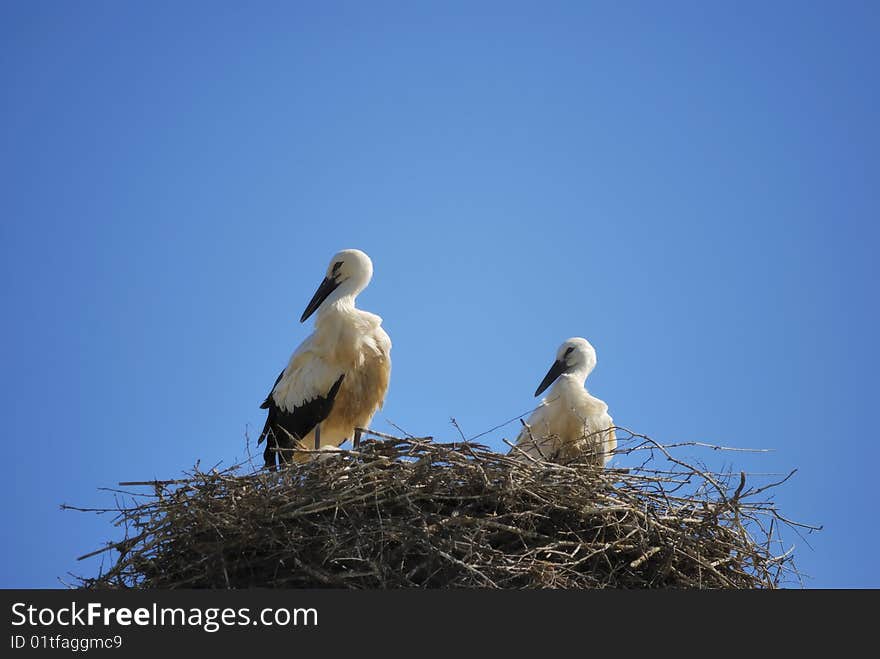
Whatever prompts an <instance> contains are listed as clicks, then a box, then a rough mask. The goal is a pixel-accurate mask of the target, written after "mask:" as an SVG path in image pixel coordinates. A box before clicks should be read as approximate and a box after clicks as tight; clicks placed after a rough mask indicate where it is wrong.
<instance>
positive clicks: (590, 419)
mask: <svg viewBox="0 0 880 659" xmlns="http://www.w3.org/2000/svg"><path fill="white" fill-rule="evenodd" d="M595 367H596V351H595V350H594V349H593V346H591V345H590V342H589V341H587V340H586V339H582V338H580V337H574V338H571V339H568V340H567V341H566V342H565V343H563V344H562V345H561V346H559V350H558V351H557V353H556V361H555V362H553V365H552V366H551V367H550V370H549V371H548V372H547V375H545V376H544V379H543V380H542V381H541V384H540V385H538V389H537V390H536V391H535V396H540V395H541V394H542V393H543V392H544V391H545V390H546V389H547V387H550V385H553V386H552V388H551V389H550V393H549V394H548V395H547V397H546V398H544V399H543V400H542V401H541V405H540V406H539V407H538V409H536V410H535V411H534V412H533V413H532V415H531V416H530V417H529V419H528V421H527V422H526V425H525V426H524V427H523V429H522V431H521V432H520V434H519V437H518V438H517V440H516V445H517V447H518V449H520V450H521V451H523V452H525V453H526V454H527V455H529V456H531V457H533V458H536V459H543V460H551V461H556V462H563V463H565V462H571V461H573V460H576V459H578V460H580V461H583V460H584V459H585V458H586V460H587V461H588V462H591V463H592V464H594V465H596V466H599V467H604V466H605V464H606V463H607V462H608V460H609V459H610V458H611V454H612V452H613V451H614V449H615V448H617V437H616V436H615V434H614V422H613V421H612V419H611V416H610V415H609V414H608V405H606V404H605V403H604V402H603V401H601V400H599V399H598V398H596V397H595V396H591V395H590V393H589V392H588V391H587V390H586V388H585V387H584V383H585V382H586V380H587V376H588V375H589V374H590V372H591V371H592V370H593V369H594V368H595ZM511 453H519V451H517V450H516V449H513V450H512V451H511Z"/></svg>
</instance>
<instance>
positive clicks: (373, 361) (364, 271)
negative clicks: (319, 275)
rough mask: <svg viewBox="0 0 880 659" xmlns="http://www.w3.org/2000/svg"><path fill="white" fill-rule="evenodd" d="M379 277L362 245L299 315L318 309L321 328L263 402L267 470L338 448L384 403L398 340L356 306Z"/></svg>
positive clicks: (343, 257)
mask: <svg viewBox="0 0 880 659" xmlns="http://www.w3.org/2000/svg"><path fill="white" fill-rule="evenodd" d="M372 276H373V262H372V261H371V260H370V257H369V256H367V255H366V254H364V253H363V252H362V251H360V250H357V249H345V250H342V251H341V252H339V253H338V254H336V255H335V256H334V257H333V258H332V259H330V265H329V266H328V267H327V275H326V276H325V277H324V281H322V282H321V285H320V286H318V290H317V291H315V295H314V296H313V297H312V299H311V301H310V302H309V304H308V306H307V307H306V309H305V311H304V312H303V314H302V317H301V318H300V322H305V320H306V319H307V318H308V317H309V316H311V315H312V314H313V313H315V312H316V311H317V317H316V320H315V331H314V332H313V333H312V334H311V335H310V336H309V337H308V338H306V340H305V341H303V342H302V343H301V344H300V346H299V347H298V348H297V349H296V350H295V351H294V353H293V355H292V356H291V357H290V361H289V362H288V364H287V367H286V368H285V369H284V370H283V371H281V375H279V376H278V379H277V380H275V384H274V385H273V386H272V391H270V392H269V395H268V396H267V397H266V400H265V401H264V402H263V404H262V405H261V406H260V407H261V408H263V409H267V410H269V414H268V416H267V418H266V424H265V425H264V426H263V431H262V432H261V433H260V438H259V440H258V442H257V443H258V444H259V443H261V442H262V441H263V440H264V439H265V440H266V450H265V451H264V453H263V458H264V459H265V461H266V466H267V467H275V465H276V460H277V462H278V464H280V463H281V462H287V461H288V460H289V459H290V457H291V453H292V458H293V460H294V461H295V462H305V461H307V460H308V454H305V453H297V452H293V451H291V450H289V449H294V448H306V449H314V448H328V449H332V448H335V447H337V446H339V445H340V444H342V443H343V442H344V441H345V440H347V439H352V440H354V435H355V429H356V428H362V427H366V426H367V425H368V424H369V423H370V420H371V419H372V418H373V415H374V414H375V413H376V411H377V410H378V409H379V408H380V407H382V403H383V402H384V400H385V392H386V391H387V390H388V381H389V379H390V377H391V339H390V338H389V337H388V334H386V333H385V330H383V329H382V319H381V318H380V317H379V316H377V315H375V314H372V313H369V312H367V311H361V310H360V309H358V308H356V307H355V305H354V302H355V298H356V297H357V294H358V293H360V292H361V291H362V290H364V288H366V286H367V284H369V283H370V279H371V278H372Z"/></svg>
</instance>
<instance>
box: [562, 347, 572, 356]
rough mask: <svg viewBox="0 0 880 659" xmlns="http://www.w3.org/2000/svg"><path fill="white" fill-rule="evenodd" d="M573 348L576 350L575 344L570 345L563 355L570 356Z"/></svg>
mask: <svg viewBox="0 0 880 659" xmlns="http://www.w3.org/2000/svg"><path fill="white" fill-rule="evenodd" d="M572 350H574V346H569V347H568V350H566V351H565V354H564V355H563V357H568V356H569V354H571V351H572Z"/></svg>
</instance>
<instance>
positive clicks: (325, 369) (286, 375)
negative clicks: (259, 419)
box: [257, 339, 345, 466]
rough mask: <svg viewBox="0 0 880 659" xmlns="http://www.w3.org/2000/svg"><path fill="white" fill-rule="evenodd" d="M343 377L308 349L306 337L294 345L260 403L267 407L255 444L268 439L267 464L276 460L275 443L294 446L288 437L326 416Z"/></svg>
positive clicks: (299, 436) (300, 435)
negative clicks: (272, 384) (297, 344)
mask: <svg viewBox="0 0 880 659" xmlns="http://www.w3.org/2000/svg"><path fill="white" fill-rule="evenodd" d="M344 377H345V374H344V373H343V372H342V371H341V370H340V369H339V368H338V367H333V366H331V365H330V364H328V363H327V361H326V360H325V359H324V358H323V356H322V355H320V354H318V353H317V352H316V351H314V350H312V349H311V342H310V341H309V340H308V339H307V340H306V341H305V342H304V343H303V344H302V345H301V346H300V347H299V348H298V349H297V351H296V352H295V353H294V354H293V356H292V357H291V358H290V362H289V363H288V364H287V368H285V369H284V370H283V371H282V372H281V375H279V376H278V379H277V380H275V384H274V386H273V387H272V391H270V392H269V395H268V396H267V397H266V400H265V401H263V404H262V405H261V406H260V407H261V408H263V409H268V410H269V414H268V415H267V417H266V424H265V425H264V426H263V431H262V432H261V433H260V437H259V439H258V440H257V443H258V444H259V443H261V442H262V441H263V440H264V439H268V440H269V441H267V447H266V452H265V454H264V457H265V458H266V464H267V466H270V464H274V463H275V457H276V455H275V453H276V452H275V450H274V449H275V448H276V447H278V446H281V447H283V448H293V446H292V445H291V442H290V437H292V438H293V439H295V440H298V439H302V438H303V437H305V436H306V435H308V434H309V433H310V432H311V431H312V430H313V429H314V427H315V426H316V425H318V424H319V423H321V421H323V420H324V419H326V418H327V416H328V415H329V414H330V411H331V410H332V409H333V402H334V400H335V399H336V394H337V393H338V392H339V387H340V386H341V385H342V380H343V378H344ZM288 434H289V435H290V437H288V436H287V435H288Z"/></svg>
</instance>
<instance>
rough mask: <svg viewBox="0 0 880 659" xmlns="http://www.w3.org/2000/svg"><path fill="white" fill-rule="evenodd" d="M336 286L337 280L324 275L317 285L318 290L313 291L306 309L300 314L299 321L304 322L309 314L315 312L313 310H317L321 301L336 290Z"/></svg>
mask: <svg viewBox="0 0 880 659" xmlns="http://www.w3.org/2000/svg"><path fill="white" fill-rule="evenodd" d="M337 286H339V282H338V281H336V280H335V279H331V278H330V277H324V281H322V282H321V285H320V286H318V290H316V291H315V294H314V295H313V296H312V299H311V301H310V302H309V304H308V306H307V307H306V310H305V311H303V315H302V316H300V319H299V322H301V323H304V322H305V321H306V319H307V318H308V317H309V316H311V315H312V314H313V313H315V311H317V310H318V307H320V306H321V303H322V302H323V301H324V300H326V299H327V296H328V295H330V293H332V292H333V291H335V290H336V287H337Z"/></svg>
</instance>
